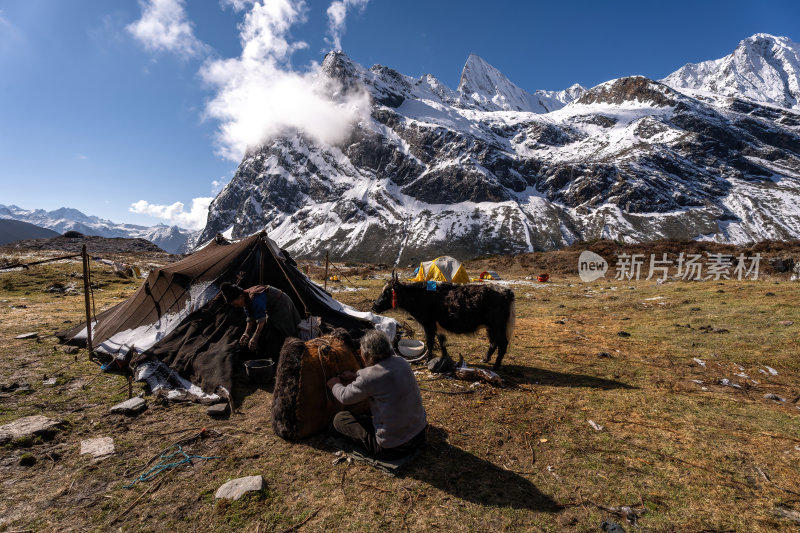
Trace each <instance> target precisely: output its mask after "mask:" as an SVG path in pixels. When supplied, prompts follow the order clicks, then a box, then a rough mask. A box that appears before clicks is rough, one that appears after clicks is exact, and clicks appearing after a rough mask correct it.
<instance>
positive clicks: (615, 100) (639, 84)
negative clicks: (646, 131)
mask: <svg viewBox="0 0 800 533" xmlns="http://www.w3.org/2000/svg"><path fill="white" fill-rule="evenodd" d="M677 96H678V95H677V94H675V92H674V91H673V90H672V89H670V88H669V87H668V86H666V85H664V84H662V83H659V82H657V81H653V80H651V79H648V78H645V77H644V76H629V77H626V78H618V79H616V80H611V81H608V82H606V83H601V84H600V85H598V86H597V87H593V88H591V89H589V90H588V91H586V92H585V93H584V94H583V95H582V96H581V97H580V98H579V99H578V100H577V103H578V104H583V105H591V104H597V103H602V104H617V105H619V104H623V103H625V102H636V103H639V104H652V105H653V106H656V107H664V106H671V105H674V104H675V97H677Z"/></svg>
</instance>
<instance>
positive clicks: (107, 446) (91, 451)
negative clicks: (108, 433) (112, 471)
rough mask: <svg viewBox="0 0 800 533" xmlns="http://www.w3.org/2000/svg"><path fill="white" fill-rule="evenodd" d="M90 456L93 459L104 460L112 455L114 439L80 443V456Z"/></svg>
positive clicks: (100, 438)
mask: <svg viewBox="0 0 800 533" xmlns="http://www.w3.org/2000/svg"><path fill="white" fill-rule="evenodd" d="M87 454H88V455H91V456H92V457H93V458H95V459H105V458H107V457H109V456H111V455H113V454H114V439H112V438H111V437H98V438H96V439H87V440H82V441H81V455H87Z"/></svg>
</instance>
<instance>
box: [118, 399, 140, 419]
mask: <svg viewBox="0 0 800 533" xmlns="http://www.w3.org/2000/svg"><path fill="white" fill-rule="evenodd" d="M145 407H147V402H146V401H144V398H131V399H130V400H126V401H124V402H122V403H118V404H117V405H115V406H114V407H112V408H111V412H112V413H120V414H123V415H135V414H136V413H138V412H140V411H143V410H144V409H145Z"/></svg>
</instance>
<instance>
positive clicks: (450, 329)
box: [372, 274, 516, 370]
mask: <svg viewBox="0 0 800 533" xmlns="http://www.w3.org/2000/svg"><path fill="white" fill-rule="evenodd" d="M392 307H399V308H401V309H405V310H406V311H408V312H409V313H410V314H411V316H412V317H414V319H415V320H416V321H417V322H419V323H420V325H421V326H422V327H423V328H424V330H425V344H426V347H427V349H428V360H430V359H431V358H432V357H433V345H434V340H435V339H436V338H437V337H438V338H439V346H440V347H441V348H442V356H444V357H447V348H446V346H445V340H446V337H445V333H474V332H475V331H476V330H477V329H478V328H480V327H481V326H485V327H486V332H487V334H488V336H489V350H488V351H487V352H486V356H485V357H484V358H483V362H484V363H488V362H489V361H491V358H492V354H493V353H494V351H495V350H497V359H496V360H495V362H494V367H493V368H494V369H495V370H497V369H499V368H500V364H501V363H502V361H503V356H504V355H505V354H506V350H507V349H508V343H509V341H510V340H511V335H512V334H513V333H514V322H515V320H516V317H515V313H514V291H512V290H510V289H500V288H495V287H492V286H489V285H484V284H480V285H477V284H476V285H454V284H452V283H439V284H438V287H437V288H436V290H435V291H429V290H428V288H427V284H426V283H425V282H418V283H401V282H400V281H399V280H398V279H397V277H396V276H395V275H394V274H393V275H392V280H391V281H390V282H389V283H387V284H386V286H385V287H384V288H383V292H382V293H381V295H380V297H378V299H377V300H376V301H375V303H374V304H373V305H372V311H373V312H375V313H382V312H384V311H386V310H387V309H390V308H392Z"/></svg>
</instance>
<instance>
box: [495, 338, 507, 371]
mask: <svg viewBox="0 0 800 533" xmlns="http://www.w3.org/2000/svg"><path fill="white" fill-rule="evenodd" d="M506 350H508V340H507V339H503V340H501V341H498V343H497V359H496V360H495V362H494V366H493V367H492V369H493V370H500V363H502V362H503V356H504V355H506Z"/></svg>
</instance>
